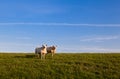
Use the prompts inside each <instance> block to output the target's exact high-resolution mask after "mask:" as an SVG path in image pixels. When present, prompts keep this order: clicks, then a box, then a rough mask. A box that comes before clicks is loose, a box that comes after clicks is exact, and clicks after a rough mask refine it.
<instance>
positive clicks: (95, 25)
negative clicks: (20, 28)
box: [0, 22, 120, 27]
mask: <svg viewBox="0 0 120 79" xmlns="http://www.w3.org/2000/svg"><path fill="white" fill-rule="evenodd" d="M0 25H45V26H46V25H47V26H49V25H53V26H60V25H62V26H90V27H120V24H81V23H42V22H38V23H35V22H13V23H12V22H8V23H5V22H4V23H0Z"/></svg>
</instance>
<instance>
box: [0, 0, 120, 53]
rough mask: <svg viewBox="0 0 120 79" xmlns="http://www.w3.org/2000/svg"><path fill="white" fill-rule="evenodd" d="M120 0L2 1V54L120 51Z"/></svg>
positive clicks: (0, 17) (0, 26)
mask: <svg viewBox="0 0 120 79" xmlns="http://www.w3.org/2000/svg"><path fill="white" fill-rule="evenodd" d="M119 7H120V0H0V52H34V49H35V48H36V47H40V46H41V45H42V44H47V45H48V46H52V45H56V46H57V52H58V53H63V52H64V53H70V52H72V53H79V52H80V53H81V52H97V53H99V52H103V53H104V52H106V53H107V52H120V8H119Z"/></svg>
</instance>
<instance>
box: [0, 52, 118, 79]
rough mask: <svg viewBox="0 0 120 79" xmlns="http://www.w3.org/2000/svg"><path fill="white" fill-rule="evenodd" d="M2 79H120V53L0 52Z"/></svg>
mask: <svg viewBox="0 0 120 79" xmlns="http://www.w3.org/2000/svg"><path fill="white" fill-rule="evenodd" d="M0 79H120V54H117V53H116V54H112V53H111V54H77V53H76V54H70V53H68V54H63V53H61V54H56V55H55V56H54V58H53V59H52V58H51V55H50V54H48V55H47V58H46V59H45V60H41V59H38V58H35V57H34V54H30V53H28V54H22V53H16V54H15V53H0Z"/></svg>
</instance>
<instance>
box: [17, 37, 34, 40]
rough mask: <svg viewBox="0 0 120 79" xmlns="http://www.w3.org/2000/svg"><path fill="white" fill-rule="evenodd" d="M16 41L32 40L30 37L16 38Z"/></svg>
mask: <svg viewBox="0 0 120 79" xmlns="http://www.w3.org/2000/svg"><path fill="white" fill-rule="evenodd" d="M16 39H20V40H30V39H32V38H30V37H16Z"/></svg>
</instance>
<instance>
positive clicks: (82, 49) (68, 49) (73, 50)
mask: <svg viewBox="0 0 120 79" xmlns="http://www.w3.org/2000/svg"><path fill="white" fill-rule="evenodd" d="M59 51H60V52H67V53H76V52H78V53H79V52H87V53H90V52H91V53H109V52H120V49H115V48H103V47H98V46H91V47H89V46H81V47H80V46H78V47H66V48H65V47H64V48H62V47H61V48H59Z"/></svg>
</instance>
